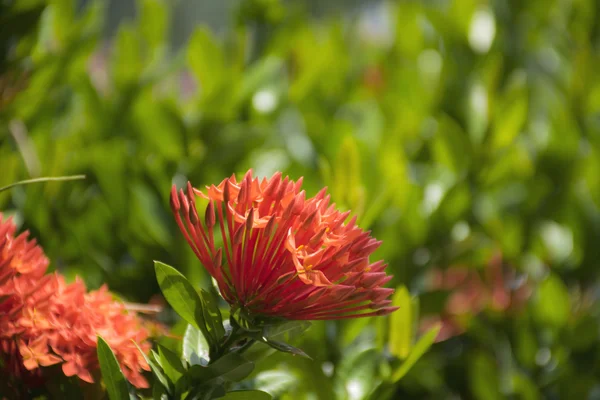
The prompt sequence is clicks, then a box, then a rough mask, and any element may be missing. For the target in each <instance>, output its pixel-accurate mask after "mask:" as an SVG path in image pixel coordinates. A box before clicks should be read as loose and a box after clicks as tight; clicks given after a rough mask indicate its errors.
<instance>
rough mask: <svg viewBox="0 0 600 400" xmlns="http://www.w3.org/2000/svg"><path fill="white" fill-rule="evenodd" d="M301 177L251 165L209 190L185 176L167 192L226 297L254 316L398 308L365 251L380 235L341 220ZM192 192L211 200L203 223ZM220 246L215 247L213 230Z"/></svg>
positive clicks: (360, 313)
mask: <svg viewBox="0 0 600 400" xmlns="http://www.w3.org/2000/svg"><path fill="white" fill-rule="evenodd" d="M301 185H302V180H299V181H298V182H294V181H291V180H290V179H289V178H287V177H286V178H285V179H284V178H282V175H281V173H276V174H275V175H274V176H273V177H271V178H270V179H262V180H259V179H257V178H253V177H252V171H248V173H246V175H245V176H244V178H243V180H242V181H241V182H237V181H236V178H235V176H232V177H231V178H229V179H225V180H223V181H222V182H221V183H220V184H219V185H218V186H214V185H213V186H210V187H207V190H206V193H204V192H202V191H200V190H198V189H195V188H193V187H192V185H191V184H190V183H189V182H188V186H187V193H185V192H184V191H183V190H181V191H179V193H178V192H177V190H176V188H175V187H173V189H172V192H171V207H172V209H173V211H174V213H175V216H176V220H177V223H178V224H179V227H180V229H181V231H182V232H183V234H184V236H185V238H186V239H187V241H188V243H189V244H190V246H191V247H192V249H193V251H194V252H195V254H196V256H197V257H198V258H199V259H200V261H201V262H202V264H203V265H204V267H205V268H206V269H207V271H208V272H209V273H210V274H211V275H212V276H213V277H214V278H215V280H216V281H217V282H218V285H219V289H220V291H221V294H222V295H223V297H224V298H225V299H226V300H227V301H228V302H229V303H230V304H231V305H232V306H233V307H234V308H240V309H243V310H244V311H245V312H246V313H248V314H250V315H254V316H266V317H280V318H286V319H292V320H320V319H341V318H355V317H364V316H372V315H385V314H388V313H390V312H392V311H394V310H395V307H391V306H390V304H391V301H390V300H388V298H389V296H390V295H391V294H392V293H393V289H388V288H384V287H383V285H384V284H385V283H387V282H388V281H389V280H390V279H391V276H389V275H387V274H386V273H385V272H384V269H385V267H386V264H384V262H383V261H377V262H373V263H371V262H370V261H369V256H370V255H371V254H372V253H373V252H374V251H375V250H376V249H377V248H378V247H379V245H380V243H381V242H379V241H377V240H375V239H374V238H372V237H371V236H370V232H365V231H363V230H362V229H360V228H359V227H358V226H357V225H356V219H355V218H352V219H350V221H349V222H346V220H347V219H348V216H349V214H350V212H344V213H342V212H340V211H338V210H337V209H336V207H335V204H330V197H329V196H328V195H327V194H326V190H325V189H323V190H322V191H320V192H319V193H318V194H317V195H316V196H315V197H312V198H308V199H307V198H306V194H305V192H304V191H301V190H300V189H301ZM197 196H199V197H200V198H202V199H204V200H202V201H206V200H208V204H207V207H206V211H205V213H204V223H202V221H201V220H200V217H199V215H198V210H197V207H196V201H197V198H196V197H197ZM216 231H220V234H221V237H222V240H223V245H222V247H221V246H218V245H217V244H216V241H215V232H216Z"/></svg>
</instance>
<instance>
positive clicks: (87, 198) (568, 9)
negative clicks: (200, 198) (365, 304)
mask: <svg viewBox="0 0 600 400" xmlns="http://www.w3.org/2000/svg"><path fill="white" fill-rule="evenodd" d="M88 3H89V4H88V6H86V7H84V8H83V9H79V8H77V7H75V2H74V1H68V0H67V1H64V0H62V1H58V0H39V1H22V2H21V1H19V2H4V3H2V5H0V26H2V27H3V28H5V29H0V51H1V53H2V55H1V56H0V57H1V59H0V187H4V186H7V185H10V184H12V183H14V182H17V181H19V180H24V179H32V178H33V179H35V178H39V177H42V176H63V175H75V174H85V175H86V177H87V178H86V180H83V181H73V182H46V183H44V184H39V185H27V186H18V187H14V188H12V189H11V190H10V191H9V190H6V191H2V192H0V209H1V210H3V212H6V213H7V214H10V215H14V216H15V217H16V218H15V219H16V221H17V222H19V223H24V224H23V225H24V226H25V227H27V228H28V229H30V230H31V231H32V232H33V233H34V234H35V236H36V238H38V239H39V241H40V242H41V244H42V245H43V247H44V250H45V252H46V253H47V254H48V256H49V258H50V259H51V260H52V262H53V265H52V268H55V269H58V270H61V272H63V273H65V275H66V276H68V277H69V278H71V279H73V278H74V276H75V275H79V276H81V277H82V278H83V279H84V280H85V281H86V282H87V283H88V284H89V285H90V286H91V287H98V286H100V284H101V283H103V282H106V283H108V285H109V287H110V288H111V289H112V290H114V291H116V292H118V293H120V294H122V295H123V296H124V297H125V298H127V299H128V300H131V301H144V302H145V301H147V300H148V299H150V298H151V297H152V296H154V295H156V294H158V293H159V292H160V291H161V290H162V291H163V294H164V296H165V297H166V298H167V301H168V302H169V304H170V305H171V306H172V307H173V309H174V310H175V311H176V312H178V313H179V315H180V316H181V317H182V318H183V319H184V320H185V321H186V322H187V323H189V324H191V325H190V326H188V328H187V330H186V331H185V335H184V338H183V341H182V342H183V344H182V345H181V346H182V347H181V348H178V349H174V348H173V347H170V346H169V349H170V350H171V351H172V352H173V353H167V352H166V350H165V349H166V347H165V348H162V350H161V348H159V350H158V358H159V359H160V362H158V361H156V360H153V361H152V362H153V364H154V367H155V368H156V370H160V371H162V374H163V376H164V378H165V379H166V381H167V384H166V385H162V384H161V385H158V386H165V390H166V388H169V390H172V392H171V394H172V393H175V391H176V390H179V389H181V388H183V387H186V385H187V387H191V386H190V385H191V383H190V382H186V381H185V379H182V377H184V376H186V374H187V373H188V372H189V371H190V370H191V369H192V368H194V370H195V371H203V372H202V373H205V370H203V369H201V368H207V366H208V362H209V361H212V360H214V359H215V358H214V356H215V352H216V348H217V347H218V346H217V344H218V343H222V341H223V340H225V339H226V337H227V335H228V329H229V328H230V327H228V326H227V324H226V323H225V324H223V323H222V319H223V318H225V319H227V317H229V315H227V314H226V313H227V310H226V308H225V307H223V304H220V303H219V302H218V301H217V300H216V299H215V298H214V297H212V295H210V294H206V293H205V292H202V291H200V290H199V289H200V288H201V287H203V288H208V287H210V279H209V277H208V276H207V274H206V273H205V271H204V269H203V268H202V266H201V265H200V263H199V262H198V261H197V259H196V257H195V256H194V254H193V252H192V251H191V250H190V249H189V247H188V245H187V243H186V242H185V240H184V239H183V237H182V235H181V233H180V232H179V230H178V228H177V226H176V224H175V222H174V220H173V218H172V216H171V211H170V210H169V202H168V196H169V188H170V187H171V185H172V184H176V185H177V186H178V187H181V186H182V185H183V184H185V183H186V182H187V180H190V181H191V182H192V183H193V184H194V186H196V187H203V186H204V185H208V184H214V183H218V182H219V181H220V180H222V179H223V178H224V177H226V176H229V175H231V174H232V173H241V172H245V171H246V170H247V169H248V168H250V167H252V168H254V170H255V171H256V172H257V173H258V174H259V175H261V176H266V175H269V174H271V173H273V172H275V171H276V170H282V171H283V172H284V173H286V174H289V175H290V176H291V177H293V178H298V177H300V176H304V186H305V188H306V190H307V193H308V194H315V193H316V192H317V191H318V190H319V189H320V188H321V187H323V186H328V187H329V188H330V193H331V194H332V198H333V200H334V201H335V202H336V203H337V204H338V205H339V206H340V207H341V208H345V209H351V210H353V212H354V214H356V215H358V223H359V224H360V226H361V227H363V228H365V229H370V230H372V233H373V235H374V236H375V237H377V238H378V239H380V240H382V241H383V244H382V246H381V247H380V248H379V250H378V252H377V253H376V256H377V257H378V258H382V259H385V260H386V262H387V263H388V264H389V267H388V268H389V270H390V272H391V273H392V274H393V275H394V276H395V278H394V280H393V281H392V282H391V283H390V285H392V286H395V287H404V288H406V291H404V290H400V291H399V292H398V294H397V295H396V298H395V299H394V301H397V302H398V303H397V304H400V305H401V306H402V308H401V310H400V311H399V312H398V313H397V314H393V315H392V316H391V317H390V318H380V319H376V318H369V319H364V320H357V321H342V322H318V323H314V324H313V325H312V327H311V328H310V329H309V330H307V331H305V332H303V333H302V335H296V337H294V338H291V337H285V338H281V337H279V338H276V337H275V336H265V337H267V338H268V339H270V342H271V343H276V342H280V341H281V342H285V343H288V344H287V345H286V346H293V347H294V348H301V349H302V351H304V352H305V353H306V354H308V355H310V357H311V358H312V359H313V360H308V359H305V358H302V357H293V356H291V355H289V354H280V352H277V351H275V350H274V349H273V348H272V347H269V346H268V343H267V344H265V343H264V342H263V343H256V344H254V345H253V346H252V347H250V348H248V349H246V350H245V351H244V352H243V357H244V359H245V360H247V361H248V362H256V366H255V369H254V371H253V372H252V373H251V374H250V375H249V376H248V377H247V379H246V380H245V381H244V383H243V384H240V383H237V382H230V383H231V384H232V386H231V387H230V388H227V389H228V390H229V389H235V390H249V389H257V390H264V391H266V392H268V393H270V394H271V395H273V396H274V397H276V398H277V396H279V397H280V398H282V399H289V400H295V399H304V398H307V397H311V398H318V399H335V398H346V397H344V396H347V395H348V387H350V389H352V390H354V389H357V390H356V391H354V392H352V390H351V392H352V393H355V394H357V397H355V398H373V399H375V398H377V399H385V398H390V399H391V398H411V399H413V398H414V399H424V398H436V399H449V398H458V397H460V398H486V399H487V398H492V399H493V398H505V397H511V398H512V397H515V398H518V397H520V398H526V399H537V398H590V397H593V396H595V395H596V393H597V392H598V384H597V378H596V377H597V376H598V374H600V370H599V365H600V363H599V362H598V361H599V360H600V345H599V344H600V337H599V333H598V332H600V330H599V329H598V327H599V323H600V320H599V318H598V315H600V314H599V312H598V311H599V310H598V302H597V293H598V278H599V271H600V270H599V269H598V265H597V264H598V259H599V258H600V246H598V243H599V242H600V229H599V228H598V227H599V226H600V224H599V222H600V186H599V182H600V162H599V160H600V157H599V155H600V140H599V139H598V137H599V134H600V122H599V121H600V120H599V118H598V115H599V113H600V78H599V75H598V74H597V73H596V66H597V64H598V61H600V50H599V49H600V45H599V43H600V36H599V33H598V32H599V30H598V23H597V19H598V18H597V16H598V15H600V8H599V5H598V2H596V1H594V0H578V1H574V2H568V1H566V2H565V1H562V2H561V1H537V0H529V1H515V0H511V1H506V2H498V1H462V0H448V1H443V2H440V1H437V2H431V1H410V2H408V1H403V2H384V4H383V5H381V6H379V5H372V6H371V7H373V8H372V9H370V11H369V14H368V15H369V16H370V17H364V13H363V12H362V11H361V12H360V13H358V12H357V13H356V14H351V15H356V18H353V17H350V16H343V17H339V16H337V15H334V14H333V13H332V14H326V15H322V16H320V18H314V17H313V16H312V15H310V14H309V13H308V12H307V11H306V10H308V9H311V7H308V6H303V4H302V2H289V3H293V4H289V3H288V2H280V1H276V0H252V1H249V0H248V1H241V2H240V5H239V7H238V8H236V9H235V10H234V11H233V15H232V17H231V24H230V25H228V26H227V27H225V28H224V29H222V30H219V34H217V33H215V32H213V31H211V30H210V29H209V28H207V27H205V26H198V27H196V29H194V30H193V33H192V34H191V36H190V37H189V38H188V39H187V40H186V42H185V43H184V44H183V45H182V47H181V48H173V47H172V46H170V44H169V40H168V38H169V37H170V35H171V32H172V30H173V29H174V25H175V24H174V23H173V15H172V13H171V8H170V6H169V4H170V3H169V2H166V1H159V0H144V1H139V2H138V7H137V10H138V13H137V15H136V17H135V18H134V19H132V20H131V21H128V22H126V23H122V24H120V26H119V28H118V30H117V33H116V34H115V35H113V36H109V37H108V38H106V41H105V38H103V37H102V35H101V34H102V32H103V31H104V25H105V24H104V21H103V15H104V14H105V12H106V9H105V7H104V6H103V4H104V3H103V2H100V1H98V2H88ZM319 3H320V4H324V3H327V4H329V2H319ZM9 4H10V5H9ZM323 7H324V6H323ZM378 7H381V8H378ZM336 14H337V13H336ZM374 16H377V18H379V19H377V20H376V22H375V23H373V22H372V19H370V18H375V17H374ZM387 27H389V29H387ZM498 255H500V257H501V264H502V267H503V268H504V270H505V271H507V270H510V271H515V275H514V276H513V277H512V278H507V279H506V280H505V281H503V282H502V284H501V285H500V286H498V287H503V288H504V289H506V290H505V294H506V293H510V297H511V301H510V304H511V305H510V306H507V307H501V306H498V304H500V303H494V302H493V301H491V300H489V301H488V302H487V303H486V304H485V305H484V306H482V307H480V308H477V309H475V308H465V309H460V307H459V306H460V305H461V304H463V303H464V302H463V303H461V301H460V300H461V298H460V296H458V295H457V294H456V293H457V292H458V290H455V289H450V288H445V287H435V288H433V287H431V285H430V281H431V276H430V273H431V272H432V270H436V271H439V270H446V269H448V268H449V267H453V266H463V267H465V268H466V269H467V270H469V271H472V272H474V273H475V274H477V276H479V277H480V278H481V279H482V280H484V279H485V277H486V276H487V274H488V269H487V268H488V265H490V264H491V263H492V260H494V258H495V257H496V256H498ZM156 259H160V260H165V261H168V263H170V264H172V265H176V266H177V267H178V268H180V270H181V272H182V273H183V275H185V276H186V277H187V278H183V279H182V277H183V275H181V274H180V273H178V272H177V271H175V270H171V269H169V268H165V267H162V266H161V267H160V270H161V275H160V276H159V279H158V280H156V279H155V278H154V273H153V272H154V271H153V270H152V266H153V263H152V261H153V260H156ZM173 271H174V272H173ZM157 272H158V271H157ZM168 279H173V280H174V282H175V286H171V287H170V288H169V287H168V286H169V285H172V284H173V283H171V284H167V280H168ZM525 279H526V282H527V284H526V286H527V287H528V288H529V290H530V292H531V293H530V294H529V295H527V296H524V298H523V300H519V301H517V300H516V298H517V297H518V296H517V295H516V294H514V293H515V290H516V288H517V287H523V286H522V285H523V282H524V280H525ZM492 281H493V280H492ZM175 288H177V289H178V290H175ZM492 292H493V291H492ZM499 292H501V291H499V290H498V291H496V292H494V293H496V294H498V293H499ZM498 296H499V297H498V298H501V297H502V296H501V295H500V294H498ZM178 297H179V299H178ZM414 297H418V305H419V307H418V308H419V309H420V313H417V306H416V304H413V303H412V302H413V300H411V299H412V298H414ZM470 300H471V301H470V304H474V303H475V301H473V300H472V299H470ZM414 302H415V303H416V300H415V301H414ZM409 304H410V307H409ZM457 304H458V306H457ZM452 307H454V308H458V309H459V310H458V311H456V309H454V308H452ZM219 309H220V311H219ZM451 311H452V312H451ZM455 311H456V312H455ZM459 311H460V312H459ZM417 314H418V315H417ZM161 318H162V319H163V321H165V322H166V323H169V324H170V323H174V322H175V321H177V320H178V318H179V317H177V316H176V315H175V314H174V313H172V312H169V311H166V312H165V313H163V314H162V315H161ZM426 318H434V319H435V320H436V321H438V322H439V321H440V320H441V321H442V322H443V323H444V325H443V327H442V330H441V331H440V333H439V335H446V333H447V332H448V330H447V329H445V328H452V329H450V330H451V331H452V335H447V336H444V339H445V340H442V341H441V342H440V343H435V344H433V345H432V347H431V348H430V349H429V351H428V352H427V353H425V355H423V356H422V357H421V358H419V359H418V360H416V358H418V357H416V356H417V355H419V356H420V355H422V353H423V351H424V349H426V348H428V347H429V345H431V342H432V341H433V339H434V338H435V331H428V330H427V329H426V327H425V324H423V325H421V323H422V322H423V321H422V320H424V319H426ZM427 326H430V325H427ZM398 327H402V329H399V328H398ZM183 329H185V327H183V328H182V330H183ZM262 333H263V334H264V333H265V332H262ZM286 335H287V334H286ZM286 335H284V336H286ZM287 336H292V335H287ZM440 337H441V336H440ZM257 339H260V337H259V336H257ZM267 342H269V340H267ZM211 356H213V357H212V358H211ZM411 357H412V358H411ZM177 359H180V360H181V366H179V365H178V364H177ZM258 360H260V362H258ZM352 360H354V361H352ZM356 360H358V361H360V363H359V365H358V367H357V368H359V369H357V370H356V371H353V368H352V366H353V365H357V364H356V363H355V361H356ZM413 360H414V361H415V362H413ZM409 361H410V363H409ZM154 367H153V369H154ZM342 367H343V368H342ZM409 367H410V368H409ZM245 372H247V371H245ZM275 372H277V373H279V372H280V373H282V374H286V376H287V377H288V380H287V382H288V383H289V382H296V383H297V382H302V384H296V385H294V384H289V385H288V386H285V388H278V387H273V385H269V382H265V380H264V377H269V376H273V374H274V373H275ZM180 374H181V375H180ZM199 374H200V373H199ZM210 374H213V375H214V374H217V372H214V373H213V372H211V373H210ZM269 374H271V375H269ZM213 375H211V376H213ZM221 376H222V375H219V376H218V377H217V378H219V377H221ZM364 377H368V379H366V378H364ZM396 377H402V379H401V380H400V381H399V382H396V379H394V378H396ZM272 379H275V378H272ZM217 380H218V379H217ZM159 383H160V382H159ZM178 383H179V389H178ZM236 385H238V386H236ZM244 385H245V386H244ZM158 386H157V387H158ZM223 387H224V386H223ZM223 387H221V389H222V390H221V389H219V387H218V385H216V386H214V387H213V389H211V390H213V394H214V395H215V396H216V395H225V393H226V391H225V389H223ZM154 390H155V394H156V395H157V396H159V397H158V398H160V396H162V395H163V394H165V393H168V392H167V391H164V392H161V390H162V389H160V388H156V389H154ZM178 393H180V394H181V395H182V396H183V394H185V395H186V396H187V395H188V393H187V392H186V391H183V390H179V392H178ZM229 393H230V392H229ZM192 394H193V393H192ZM359 394H360V396H359ZM228 395H229V394H228ZM234 396H236V395H235V394H234ZM237 396H242V395H240V394H238V395H237Z"/></svg>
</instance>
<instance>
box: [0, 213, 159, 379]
mask: <svg viewBox="0 0 600 400" xmlns="http://www.w3.org/2000/svg"><path fill="white" fill-rule="evenodd" d="M15 231H16V227H15V225H14V224H13V223H12V222H11V221H10V220H8V221H3V220H2V215H1V214H0V360H1V361H2V363H0V365H2V367H0V374H2V375H4V374H6V375H7V376H10V377H12V378H16V379H19V380H21V381H22V382H23V383H25V384H26V385H28V386H31V385H32V384H33V383H35V384H37V385H39V384H43V382H44V380H43V373H42V371H41V370H40V367H44V366H48V365H53V364H58V363H62V370H63V373H64V374H65V375H67V376H73V375H76V376H78V377H79V378H80V379H81V380H83V381H86V382H93V379H92V371H94V370H97V369H98V359H97V356H96V345H97V343H96V341H97V335H101V336H102V337H103V338H104V339H105V340H106V341H107V342H108V344H109V345H110V346H111V348H112V350H113V351H114V353H115V356H116V357H117V360H118V361H119V363H120V365H121V368H122V369H123V373H124V374H125V376H126V377H127V378H128V379H129V381H130V382H131V383H132V384H133V385H135V386H137V387H148V382H146V380H145V379H144V377H143V376H142V370H146V371H148V370H149V369H150V368H149V366H148V364H147V363H146V361H145V359H144V357H143V356H142V354H140V352H139V350H138V349H137V347H136V346H135V344H134V343H133V342H136V343H139V346H140V347H141V348H142V350H143V351H144V352H146V353H147V352H148V351H149V350H150V343H149V342H148V341H147V339H148V331H147V330H146V329H145V327H144V323H143V322H142V320H141V319H139V318H138V317H137V315H136V314H134V313H129V312H128V311H127V310H126V308H125V305H124V304H123V303H121V302H118V301H115V300H113V298H112V295H111V294H110V292H108V290H107V289H106V287H103V288H101V289H100V290H97V291H95V292H90V293H88V292H87V289H86V287H85V284H84V283H83V282H82V281H81V280H76V281H75V282H73V283H71V284H67V283H66V282H65V280H64V278H63V277H62V276H60V275H59V274H45V273H46V269H47V267H48V259H47V258H46V257H45V255H44V253H43V251H42V249H41V248H40V247H39V246H37V245H36V244H35V241H28V240H27V236H28V233H27V232H25V233H23V234H21V235H20V236H17V237H15Z"/></svg>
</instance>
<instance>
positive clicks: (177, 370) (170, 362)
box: [158, 344, 185, 382]
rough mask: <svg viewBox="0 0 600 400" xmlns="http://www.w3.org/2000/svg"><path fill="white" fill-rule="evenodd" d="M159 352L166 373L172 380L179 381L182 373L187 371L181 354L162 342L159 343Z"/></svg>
mask: <svg viewBox="0 0 600 400" xmlns="http://www.w3.org/2000/svg"><path fill="white" fill-rule="evenodd" d="M158 354H159V355H160V360H161V366H162V368H163V371H164V372H165V375H167V377H168V378H169V380H170V381H171V382H177V380H178V379H179V378H180V377H181V375H183V374H184V373H185V368H184V366H183V364H182V362H181V359H180V358H179V356H178V355H177V354H176V353H174V352H173V351H171V350H169V349H167V348H166V347H165V346H161V345H160V344H159V345H158Z"/></svg>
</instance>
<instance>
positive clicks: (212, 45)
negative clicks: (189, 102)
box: [187, 27, 227, 98]
mask: <svg viewBox="0 0 600 400" xmlns="http://www.w3.org/2000/svg"><path fill="white" fill-rule="evenodd" d="M187 59H188V64H189V66H190V69H191V71H192V73H193V74H194V76H195V78H196V79H197V80H198V82H199V83H200V91H201V93H202V97H203V98H210V97H211V96H213V95H214V94H215V93H216V92H217V90H218V89H219V87H220V86H221V84H222V82H223V80H224V74H225V71H226V70H227V68H226V65H225V58H224V55H223V51H222V50H221V48H220V47H219V45H218V43H217V41H216V39H215V38H214V37H213V35H212V34H211V32H210V31H209V30H208V29H207V28H204V27H202V28H198V29H196V31H195V32H194V33H193V35H192V37H191V39H190V42H189V45H188V49H187Z"/></svg>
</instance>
